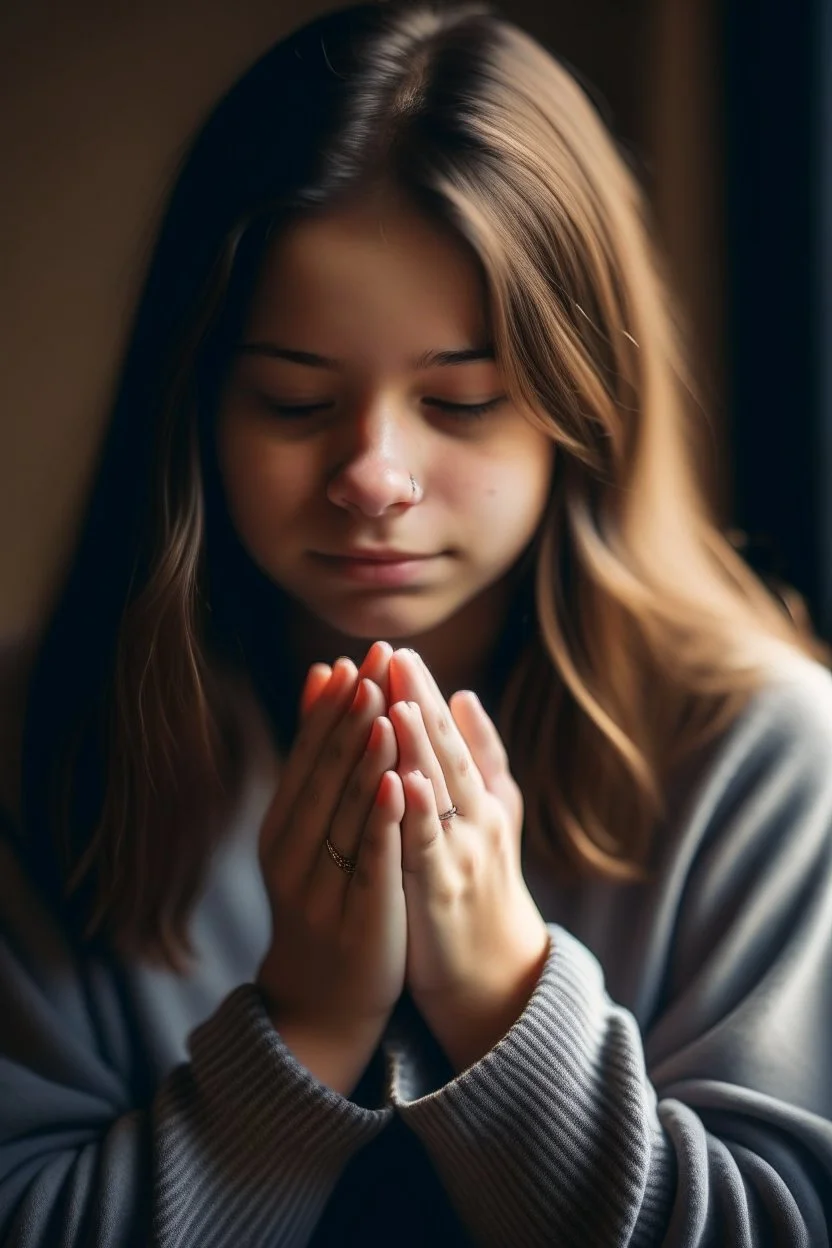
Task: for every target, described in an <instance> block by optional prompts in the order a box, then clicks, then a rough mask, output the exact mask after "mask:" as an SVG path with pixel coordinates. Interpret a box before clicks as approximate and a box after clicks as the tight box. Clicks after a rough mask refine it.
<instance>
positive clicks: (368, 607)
mask: <svg viewBox="0 0 832 1248" xmlns="http://www.w3.org/2000/svg"><path fill="white" fill-rule="evenodd" d="M307 609H308V610H309V611H311V612H312V614H313V615H316V616H317V617H318V619H320V620H321V621H323V623H325V624H327V625H328V626H329V627H330V628H333V629H335V630H336V631H337V632H339V633H341V634H343V636H345V637H355V638H357V639H360V640H362V641H370V642H372V641H379V640H384V641H389V642H395V641H397V640H402V641H404V640H406V639H407V638H409V637H417V636H419V634H420V633H426V632H428V631H429V630H430V629H433V628H437V627H438V626H439V625H440V624H443V623H444V622H445V620H447V619H449V618H450V616H452V615H453V614H454V611H455V610H456V606H455V605H454V606H451V607H448V608H447V609H445V610H441V609H439V608H438V606H437V605H436V604H434V605H433V607H432V608H430V607H428V604H427V603H425V602H420V601H419V600H418V599H417V598H416V597H411V598H408V597H406V596H404V595H402V596H401V597H399V598H396V597H394V596H392V595H388V596H381V595H379V596H377V597H374V598H372V599H370V598H367V599H364V600H363V601H353V602H349V603H344V602H342V603H339V604H338V606H337V607H336V606H334V605H333V606H329V607H326V608H325V607H323V605H322V604H318V605H313V604H311V603H310V604H309V605H308V607H307Z"/></svg>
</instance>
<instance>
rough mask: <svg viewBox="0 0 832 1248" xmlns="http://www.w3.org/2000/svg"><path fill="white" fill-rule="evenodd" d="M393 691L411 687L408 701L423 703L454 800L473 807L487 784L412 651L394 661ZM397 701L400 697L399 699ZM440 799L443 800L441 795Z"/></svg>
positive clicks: (403, 652)
mask: <svg viewBox="0 0 832 1248" xmlns="http://www.w3.org/2000/svg"><path fill="white" fill-rule="evenodd" d="M390 682H391V689H392V690H393V691H394V692H395V693H396V694H397V695H398V693H399V690H400V689H401V688H407V689H408V690H409V692H408V693H407V700H408V701H415V702H417V703H418V704H419V707H420V709H421V712H422V718H423V720H424V723H425V728H426V729H427V734H428V738H429V739H430V743H431V745H432V747H433V750H434V753H435V755H436V757H437V759H438V760H439V765H440V767H441V769H442V772H443V774H444V777H445V782H446V784H447V787H448V789H449V790H450V792H451V793H452V794H453V800H454V801H455V802H456V803H457V804H458V805H459V807H460V809H461V810H465V808H466V805H467V806H468V807H473V805H474V803H475V802H476V800H477V798H478V796H479V795H480V794H481V793H482V792H483V790H484V788H485V785H484V783H483V779H482V776H481V775H480V774H479V770H478V768H477V765H476V763H475V762H474V759H473V756H472V754H471V751H470V749H469V748H468V744H467V742H466V740H465V738H464V737H463V735H462V733H461V732H460V731H459V728H458V727H457V725H456V721H455V720H454V717H453V715H452V714H451V712H450V708H449V707H448V704H447V703H446V701H445V699H444V698H443V697H442V693H441V691H440V690H439V687H438V685H437V684H436V682H435V680H434V679H433V677H432V676H431V675H430V673H429V672H428V670H427V667H426V666H425V665H424V664H423V663H422V661H421V660H420V659H419V658H418V656H417V655H416V654H415V652H414V651H412V650H397V651H396V652H395V653H394V655H393V657H392V659H391V660H390ZM396 700H397V701H399V698H398V696H397V698H396ZM437 800H438V801H440V800H441V798H440V797H439V796H438V795H437Z"/></svg>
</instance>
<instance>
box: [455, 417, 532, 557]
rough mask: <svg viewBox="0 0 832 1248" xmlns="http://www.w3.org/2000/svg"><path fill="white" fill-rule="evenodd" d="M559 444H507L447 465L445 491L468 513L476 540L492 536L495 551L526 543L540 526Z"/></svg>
mask: <svg viewBox="0 0 832 1248" xmlns="http://www.w3.org/2000/svg"><path fill="white" fill-rule="evenodd" d="M553 465H554V448H553V447H552V444H551V443H550V442H548V441H546V442H541V443H539V444H534V445H532V446H530V447H528V448H525V447H524V448H517V447H516V446H511V447H506V448H504V449H503V450H502V451H499V452H495V453H489V454H488V455H483V456H479V457H476V458H474V459H473V460H472V461H471V462H470V463H466V464H465V465H464V467H463V466H462V465H461V464H460V463H459V462H458V461H457V464H456V465H455V466H454V465H453V464H451V463H450V462H448V463H447V464H446V465H444V467H443V470H442V479H441V481H442V484H441V488H442V493H443V495H444V497H445V498H446V499H447V500H448V505H449V507H450V508H451V509H452V510H453V511H454V512H455V513H456V514H457V515H458V516H465V517H466V519H467V524H466V528H467V531H468V536H469V538H470V539H471V540H472V541H476V542H478V543H480V542H482V540H483V539H486V540H487V542H488V545H489V547H490V548H492V549H494V551H495V554H496V553H497V550H498V549H499V550H500V552H504V551H505V550H506V549H508V548H510V547H515V546H518V545H525V543H526V542H527V541H529V540H530V539H531V537H532V536H533V535H534V532H535V530H536V529H537V527H538V525H539V523H540V521H541V519H542V517H543V513H544V511H545V509H546V504H547V501H548V498H549V491H550V487H551V480H552V469H553Z"/></svg>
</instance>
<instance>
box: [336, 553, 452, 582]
mask: <svg viewBox="0 0 832 1248" xmlns="http://www.w3.org/2000/svg"><path fill="white" fill-rule="evenodd" d="M314 557H315V559H316V560H317V561H318V562H319V563H321V564H322V565H323V566H324V568H326V569H327V570H328V571H329V572H331V573H332V574H333V575H335V576H337V577H339V578H341V579H344V580H348V581H353V582H357V583H358V584H361V585H379V586H397V585H410V584H412V583H413V582H414V581H418V580H419V579H420V577H421V576H423V575H424V572H425V571H426V569H427V568H428V567H429V566H430V565H431V564H433V563H435V562H436V561H437V560H438V559H440V558H441V557H442V556H441V555H422V554H418V555H417V554H412V553H410V552H407V551H387V550H386V551H373V552H371V553H368V552H366V551H361V552H348V553H345V554H342V555H330V554H324V553H321V552H315V556H314Z"/></svg>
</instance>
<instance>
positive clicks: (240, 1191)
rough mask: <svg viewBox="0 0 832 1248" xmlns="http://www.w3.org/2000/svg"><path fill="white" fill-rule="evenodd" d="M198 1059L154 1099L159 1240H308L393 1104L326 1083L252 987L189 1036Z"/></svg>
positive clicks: (167, 1243)
mask: <svg viewBox="0 0 832 1248" xmlns="http://www.w3.org/2000/svg"><path fill="white" fill-rule="evenodd" d="M189 1047H190V1052H191V1061H190V1063H189V1064H187V1065H183V1066H180V1067H178V1068H177V1069H176V1070H175V1071H173V1072H172V1074H171V1075H170V1077H169V1078H168V1079H167V1080H166V1082H165V1083H164V1084H163V1085H162V1087H161V1088H160V1090H159V1093H158V1095H157V1098H156V1105H155V1109H156V1124H157V1125H156V1166H157V1208H156V1216H155V1219H154V1223H155V1234H156V1240H155V1242H156V1243H158V1244H160V1245H163V1246H164V1248H174V1246H176V1248H191V1246H192V1245H193V1246H194V1248H195V1246H196V1245H198V1246H199V1248H221V1246H222V1248H224V1246H225V1245H232V1244H233V1245H239V1244H245V1245H246V1246H247V1248H258V1246H259V1245H267V1244H268V1245H269V1248H277V1246H278V1245H280V1246H281V1248H284V1246H286V1245H301V1244H305V1243H306V1242H307V1240H308V1238H309V1236H310V1234H311V1232H312V1230H313V1229H314V1226H315V1224H316V1223H317V1221H318V1219H319V1217H320V1215H321V1213H322V1211H323V1207H324V1205H325V1203H326V1201H327V1199H328V1197H329V1195H330V1193H331V1191H332V1189H333V1187H334V1185H335V1183H336V1182H337V1179H338V1177H339V1176H340V1174H341V1171H342V1170H343V1168H344V1166H345V1165H346V1164H347V1162H348V1161H349V1159H350V1158H351V1157H352V1156H353V1154H355V1153H356V1152H357V1151H358V1149H359V1148H361V1147H362V1146H363V1145H364V1144H366V1143H367V1142H368V1141H369V1140H370V1139H372V1138H373V1137H374V1136H375V1135H377V1134H378V1132H379V1131H381V1130H382V1128H383V1127H384V1125H385V1124H386V1122H388V1121H389V1119H390V1117H391V1115H392V1110H391V1109H389V1108H386V1109H381V1110H370V1109H364V1108H362V1107H361V1106H358V1105H356V1104H354V1103H353V1102H352V1101H349V1100H347V1099H346V1098H345V1097H343V1096H340V1095H339V1094H338V1093H337V1092H334V1091H333V1090H332V1089H330V1088H328V1087H326V1086H324V1085H323V1084H321V1083H319V1082H318V1080H317V1079H315V1078H314V1076H313V1075H312V1074H310V1072H309V1071H307V1070H306V1068H305V1067H304V1066H302V1065H301V1064H300V1063H299V1062H298V1061H297V1060H296V1059H295V1057H294V1056H293V1054H292V1053H291V1052H290V1050H289V1049H288V1048H287V1047H286V1045H285V1044H284V1043H283V1041H282V1040H281V1038H280V1035H279V1034H278V1032H277V1031H275V1029H274V1027H273V1026H272V1024H271V1022H270V1020H269V1018H268V1016H267V1014H266V1012H265V1010H264V1008H263V1004H262V1001H261V998H260V995H259V993H258V992H257V990H256V989H255V987H254V986H253V985H252V984H245V985H243V986H242V987H240V988H237V989H235V991H234V992H232V993H231V994H230V995H229V996H228V997H226V999H225V1000H224V1001H223V1003H222V1004H221V1005H220V1006H219V1008H218V1009H217V1010H216V1012H215V1013H214V1014H213V1015H212V1016H211V1018H209V1019H208V1020H207V1021H206V1022H205V1023H203V1024H202V1025H201V1026H200V1027H198V1028H197V1029H196V1030H195V1031H194V1032H193V1033H192V1035H191V1037H190V1043H189Z"/></svg>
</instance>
